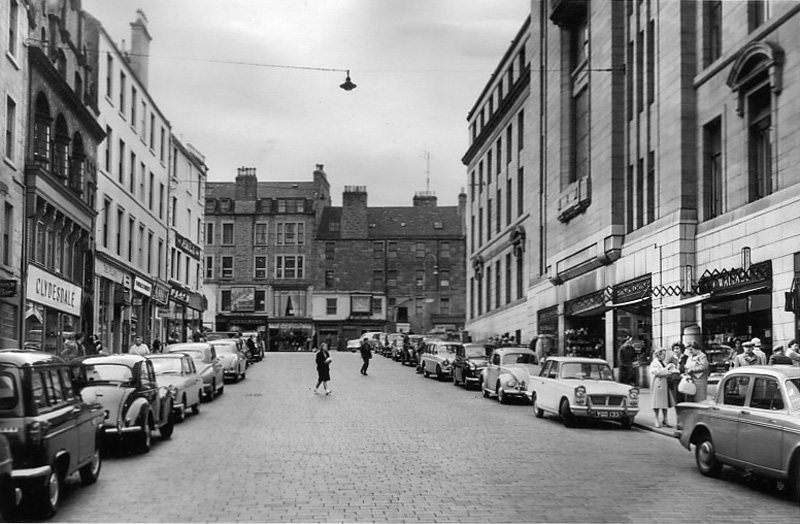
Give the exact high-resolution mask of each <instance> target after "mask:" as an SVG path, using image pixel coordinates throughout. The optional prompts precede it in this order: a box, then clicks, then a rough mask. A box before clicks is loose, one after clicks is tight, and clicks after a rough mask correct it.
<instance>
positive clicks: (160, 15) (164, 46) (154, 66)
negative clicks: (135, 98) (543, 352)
mask: <svg viewBox="0 0 800 524" xmlns="http://www.w3.org/2000/svg"><path fill="white" fill-rule="evenodd" d="M83 7H84V9H85V10H87V11H88V12H90V13H91V14H92V15H93V16H95V17H96V18H98V19H99V20H100V21H101V22H102V23H103V25H104V27H105V28H106V31H107V32H108V33H109V34H110V35H111V37H112V39H113V40H114V41H115V42H116V43H117V45H118V46H121V45H122V41H124V42H125V44H124V47H125V48H126V49H127V48H128V47H129V43H130V34H131V31H130V23H131V22H133V21H134V20H135V19H136V10H137V9H142V10H143V11H144V13H145V15H146V16H147V19H148V29H149V31H150V35H151V36H152V38H153V41H152V43H151V48H150V55H151V56H150V80H149V84H150V85H149V87H148V91H149V92H150V94H151V96H152V97H153V98H154V100H155V102H156V104H157V105H158V106H159V108H160V109H161V111H162V112H163V113H164V114H165V115H166V117H167V119H168V120H169V121H170V122H171V124H172V129H173V132H174V133H176V134H177V135H178V136H179V137H180V139H181V140H182V141H183V142H184V143H190V144H192V145H193V146H195V147H196V148H197V149H198V150H199V151H200V152H202V153H203V154H204V155H205V157H206V164H207V165H208V168H209V177H208V178H209V180H211V181H232V180H234V179H235V177H236V170H237V168H238V167H242V166H245V167H255V168H256V169H257V174H258V179H259V180H262V181H265V180H311V177H312V173H313V171H314V167H315V165H316V164H324V166H325V171H326V173H327V174H328V180H329V181H330V183H331V191H332V196H333V203H334V205H341V195H342V191H343V189H344V186H345V185H359V186H367V193H368V200H369V205H370V206H396V205H401V206H405V205H411V200H412V197H413V195H414V192H415V191H425V190H427V189H430V190H431V191H434V192H435V193H436V195H437V197H438V199H439V205H455V204H456V203H457V196H458V193H459V192H460V191H461V190H462V188H465V185H466V168H465V166H464V165H463V164H462V163H461V158H462V157H463V155H464V153H465V152H466V150H467V146H468V139H467V138H468V135H467V123H466V117H467V113H468V112H469V110H470V109H471V108H472V106H473V104H474V103H475V100H476V98H477V97H478V95H480V92H481V90H482V89H483V87H484V86H485V84H486V82H487V81H488V80H489V77H490V75H491V74H492V72H493V71H494V69H495V68H496V67H497V64H498V63H499V62H500V59H501V58H502V56H503V54H504V53H505V51H506V50H507V48H508V46H509V44H510V43H511V40H513V38H514V37H515V36H516V34H517V32H518V30H519V29H520V27H521V26H522V24H523V22H524V21H525V19H526V17H527V16H528V14H529V12H530V1H529V0H224V1H219V0H137V1H135V2H132V1H131V0H84V2H83ZM275 66H281V67H275ZM283 66H285V67H283ZM305 68H312V69H305ZM317 69H336V70H347V69H349V70H350V76H351V78H352V81H353V82H354V83H355V84H357V86H358V87H357V88H356V89H355V90H353V91H350V92H346V91H343V90H342V89H339V84H341V83H342V82H344V80H345V76H346V73H345V72H344V71H321V70H317ZM428 155H429V158H430V161H428ZM429 165H430V167H429ZM428 172H429V173H430V186H429V187H428V185H427V179H428Z"/></svg>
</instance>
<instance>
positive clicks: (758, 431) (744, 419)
mask: <svg viewBox="0 0 800 524" xmlns="http://www.w3.org/2000/svg"><path fill="white" fill-rule="evenodd" d="M675 409H676V411H677V413H678V428H677V429H678V436H679V437H678V438H679V440H680V443H681V444H682V445H683V447H685V448H686V449H688V450H689V451H691V450H692V446H694V456H695V462H696V464H697V469H698V470H700V473H702V474H703V475H706V476H715V475H717V474H718V473H719V472H720V470H721V469H722V466H723V465H728V466H732V467H734V468H737V469H739V470H742V471H745V472H748V473H755V474H757V475H762V476H765V477H768V478H774V479H778V480H780V481H785V482H787V484H788V487H789V489H790V492H791V494H792V495H793V497H794V498H795V500H798V501H800V367H795V366H746V367H738V368H734V369H732V370H730V371H728V372H727V373H725V375H724V376H723V377H722V380H720V383H719V390H718V393H717V398H716V399H715V400H713V401H712V400H705V401H702V402H683V403H680V404H678V405H677V406H676V408H675Z"/></svg>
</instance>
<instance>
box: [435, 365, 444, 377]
mask: <svg viewBox="0 0 800 524" xmlns="http://www.w3.org/2000/svg"><path fill="white" fill-rule="evenodd" d="M436 380H444V375H443V374H442V368H441V367H439V366H436Z"/></svg>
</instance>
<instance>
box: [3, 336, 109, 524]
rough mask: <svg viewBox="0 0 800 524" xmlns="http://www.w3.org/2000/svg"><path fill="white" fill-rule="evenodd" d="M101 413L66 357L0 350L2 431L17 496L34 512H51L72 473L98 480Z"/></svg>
mask: <svg viewBox="0 0 800 524" xmlns="http://www.w3.org/2000/svg"><path fill="white" fill-rule="evenodd" d="M103 417H104V414H103V408H102V407H101V406H100V405H99V404H98V403H97V402H93V401H92V402H84V400H83V399H82V398H81V396H80V395H79V394H78V391H77V388H76V385H75V383H74V380H73V377H72V373H71V372H70V367H69V364H68V363H67V362H66V361H65V360H63V359H61V358H59V357H56V356H54V355H52V354H49V353H43V352H39V351H30V350H4V351H0V433H2V434H3V435H5V436H6V437H7V438H8V443H9V445H10V447H11V453H12V456H13V459H14V460H13V470H12V472H11V479H12V484H13V487H14V490H15V499H16V497H18V496H19V495H21V497H22V498H21V501H22V503H23V504H25V505H26V506H28V507H29V508H30V509H32V510H33V511H35V512H36V513H38V516H40V517H49V516H51V515H53V514H55V512H56V511H57V509H58V506H59V503H60V502H61V495H62V492H61V488H62V485H63V483H64V480H65V479H66V478H67V477H68V476H70V475H72V474H73V473H75V472H79V473H80V478H81V481H82V482H83V484H92V483H94V482H95V481H97V478H98V476H99V475H100V467H101V456H100V441H101V436H102V433H101V432H102V427H103ZM16 490H20V491H19V494H17V493H16Z"/></svg>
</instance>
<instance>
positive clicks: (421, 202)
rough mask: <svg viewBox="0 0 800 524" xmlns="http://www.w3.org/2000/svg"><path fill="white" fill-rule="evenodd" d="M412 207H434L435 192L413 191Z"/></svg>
mask: <svg viewBox="0 0 800 524" xmlns="http://www.w3.org/2000/svg"><path fill="white" fill-rule="evenodd" d="M413 202H414V207H436V193H434V192H433V191H417V192H416V193H414V201H413Z"/></svg>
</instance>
